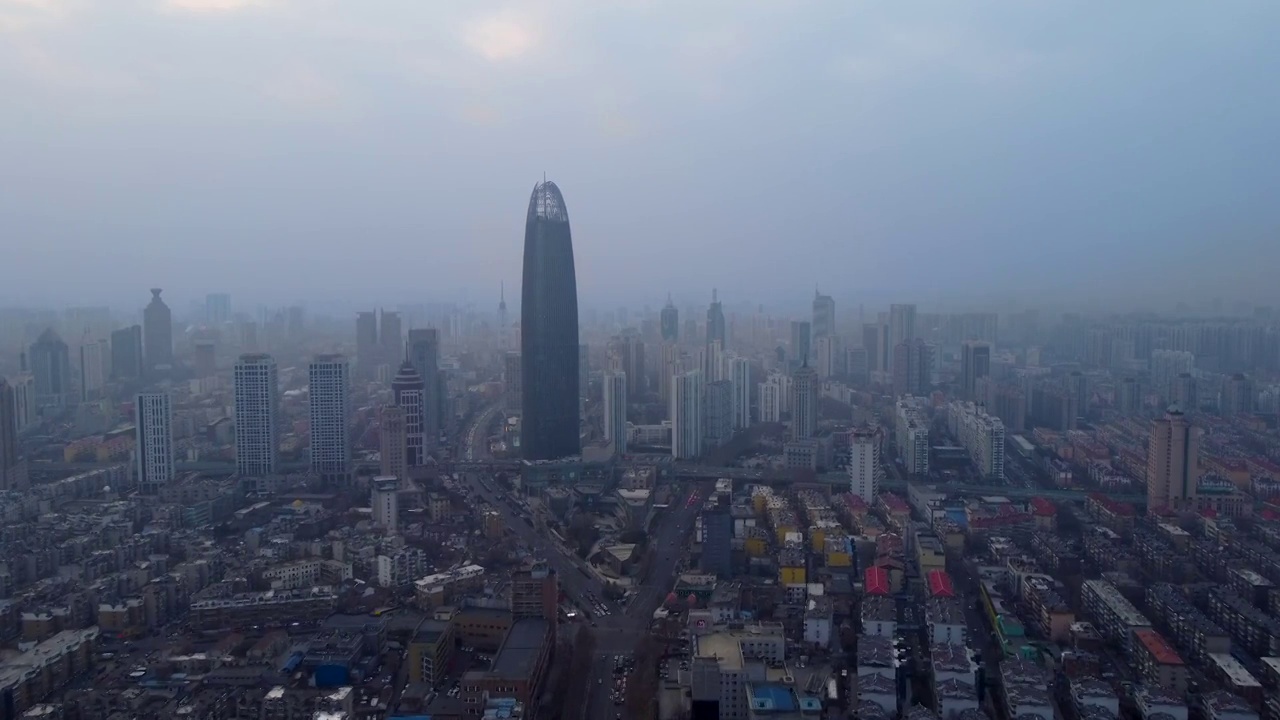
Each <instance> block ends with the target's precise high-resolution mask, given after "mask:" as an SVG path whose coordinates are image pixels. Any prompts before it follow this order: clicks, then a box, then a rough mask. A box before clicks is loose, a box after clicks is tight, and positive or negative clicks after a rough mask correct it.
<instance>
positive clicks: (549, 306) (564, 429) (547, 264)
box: [520, 180, 582, 460]
mask: <svg viewBox="0 0 1280 720" xmlns="http://www.w3.org/2000/svg"><path fill="white" fill-rule="evenodd" d="M579 352H580V346H579V343H578V283H577V276H576V273H575V271H574V263H573V240H572V235H571V233H570V231H569V212H568V210H567V209H566V208H565V203H564V197H563V196H562V195H561V194H560V188H558V187H556V185H555V183H552V182H547V181H545V180H544V181H543V182H540V183H538V184H537V185H536V186H534V188H533V196H532V197H531V198H530V199H529V211H528V214H527V216H526V218H525V230H524V285H523V287H522V288H521V303H520V353H521V361H522V365H523V367H522V372H521V386H522V391H523V399H522V401H521V414H522V420H521V423H520V446H521V447H520V449H521V452H522V454H523V455H524V457H525V459H527V460H556V459H559V458H565V457H570V456H574V455H578V454H580V453H581V451H582V442H581V438H580V435H579V417H580V415H579V414H580V406H579V403H580V393H581V390H580V377H579V369H580V365H581V362H580V355H579Z"/></svg>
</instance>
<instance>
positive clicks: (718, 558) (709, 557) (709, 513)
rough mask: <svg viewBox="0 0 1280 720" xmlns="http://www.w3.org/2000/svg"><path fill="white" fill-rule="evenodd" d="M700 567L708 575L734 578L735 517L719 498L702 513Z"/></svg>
mask: <svg viewBox="0 0 1280 720" xmlns="http://www.w3.org/2000/svg"><path fill="white" fill-rule="evenodd" d="M698 565H699V569H700V570H701V571H702V572H704V573H706V574H708V575H715V576H716V577H718V578H731V577H733V515H732V513H731V511H730V509H729V506H728V504H726V503H724V502H723V501H722V499H721V498H719V497H717V498H716V499H715V500H714V501H713V502H712V503H711V505H710V507H708V508H706V509H705V510H703V511H702V555H701V556H700V557H699V558H698Z"/></svg>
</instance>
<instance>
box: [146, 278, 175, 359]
mask: <svg viewBox="0 0 1280 720" xmlns="http://www.w3.org/2000/svg"><path fill="white" fill-rule="evenodd" d="M160 292H161V290H160V288H151V302H149V303H147V306H146V307H145V308H143V310H142V334H143V338H142V339H143V342H144V343H145V348H146V353H145V355H146V362H147V371H148V372H155V371H156V370H165V371H167V370H171V369H172V368H173V313H171V312H170V311H169V306H168V305H165V304H164V301H163V300H161V299H160Z"/></svg>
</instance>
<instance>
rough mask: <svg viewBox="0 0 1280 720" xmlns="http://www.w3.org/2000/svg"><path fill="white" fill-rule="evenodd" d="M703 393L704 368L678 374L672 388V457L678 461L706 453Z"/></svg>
mask: <svg viewBox="0 0 1280 720" xmlns="http://www.w3.org/2000/svg"><path fill="white" fill-rule="evenodd" d="M703 394H704V384H703V381H702V371H701V370H691V371H689V372H687V373H683V374H681V375H677V376H676V378H675V383H674V385H673V387H672V388H671V456H672V457H673V458H675V459H676V460H692V459H694V458H696V457H698V456H699V455H700V454H702V414H703V407H702V406H703V402H704V400H703Z"/></svg>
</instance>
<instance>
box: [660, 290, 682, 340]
mask: <svg viewBox="0 0 1280 720" xmlns="http://www.w3.org/2000/svg"><path fill="white" fill-rule="evenodd" d="M679 339H680V311H679V310H677V309H676V306H675V303H673V302H671V296H670V295H667V305H666V307H664V308H662V342H668V343H673V342H675V341H677V340H679Z"/></svg>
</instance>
